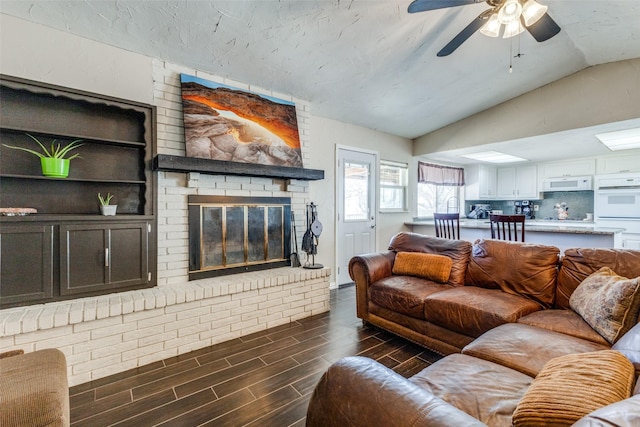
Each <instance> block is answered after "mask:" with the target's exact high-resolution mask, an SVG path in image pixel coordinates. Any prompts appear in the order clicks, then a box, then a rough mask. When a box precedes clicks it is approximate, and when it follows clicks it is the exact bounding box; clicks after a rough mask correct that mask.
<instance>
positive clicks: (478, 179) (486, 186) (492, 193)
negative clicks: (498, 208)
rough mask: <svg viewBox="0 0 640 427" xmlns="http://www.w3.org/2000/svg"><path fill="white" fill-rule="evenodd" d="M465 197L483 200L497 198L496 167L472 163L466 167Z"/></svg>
mask: <svg viewBox="0 0 640 427" xmlns="http://www.w3.org/2000/svg"><path fill="white" fill-rule="evenodd" d="M464 179H465V183H466V185H465V199H467V200H482V199H495V198H496V190H497V189H496V185H497V176H496V167H495V166H489V165H481V164H477V165H470V166H467V167H465V168H464Z"/></svg>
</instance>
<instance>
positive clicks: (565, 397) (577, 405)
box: [513, 350, 635, 427]
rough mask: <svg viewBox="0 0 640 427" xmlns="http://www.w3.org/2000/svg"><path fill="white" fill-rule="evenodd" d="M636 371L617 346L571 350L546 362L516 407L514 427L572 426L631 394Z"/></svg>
mask: <svg viewBox="0 0 640 427" xmlns="http://www.w3.org/2000/svg"><path fill="white" fill-rule="evenodd" d="M634 380H635V372H634V369H633V365H632V364H631V362H630V361H629V360H628V359H627V358H626V357H624V356H623V355H622V354H621V353H620V352H618V351H614V350H602V351H594V352H590V353H579V354H569V355H566V356H560V357H556V358H554V359H551V360H550V361H549V362H547V363H546V364H545V365H544V367H543V368H542V370H541V371H540V373H539V374H538V376H537V377H536V378H535V379H534V380H533V383H531V386H530V387H529V389H528V390H527V391H526V393H525V394H524V396H523V397H522V399H521V400H520V402H519V403H518V406H517V407H516V410H515V411H514V412H513V425H514V426H515V427H540V426H567V427H568V426H570V425H572V424H573V423H575V422H576V421H578V420H579V419H580V418H582V417H584V416H585V415H587V414H589V413H591V412H593V411H595V410H596V409H598V408H602V407H604V406H607V405H610V404H612V403H615V402H619V401H621V400H624V399H626V398H628V397H629V396H630V395H631V389H632V387H633V383H634Z"/></svg>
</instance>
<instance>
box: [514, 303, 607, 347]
mask: <svg viewBox="0 0 640 427" xmlns="http://www.w3.org/2000/svg"><path fill="white" fill-rule="evenodd" d="M518 323H523V324H525V325H531V326H536V327H538V328H542V329H547V330H549V331H554V332H560V333H561V334H565V335H570V336H573V337H576V338H582V339H583V340H588V341H593V342H595V343H598V344H603V345H606V346H608V345H609V341H607V340H605V339H604V338H603V337H602V335H600V334H599V333H597V332H596V331H594V330H593V328H592V327H591V326H589V324H588V323H587V322H585V321H584V319H583V318H582V317H580V315H579V314H578V313H576V312H575V311H573V310H557V309H553V308H551V309H548V310H540V311H536V312H535V313H531V314H528V315H526V316H523V317H521V318H519V319H518Z"/></svg>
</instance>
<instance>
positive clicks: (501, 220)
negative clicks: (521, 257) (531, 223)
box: [489, 214, 525, 242]
mask: <svg viewBox="0 0 640 427" xmlns="http://www.w3.org/2000/svg"><path fill="white" fill-rule="evenodd" d="M524 218H525V216H524V215H498V214H489V222H490V223H491V238H492V239H498V240H510V241H514V242H518V241H519V242H524ZM518 234H520V239H518Z"/></svg>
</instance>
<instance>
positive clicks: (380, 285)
mask: <svg viewBox="0 0 640 427" xmlns="http://www.w3.org/2000/svg"><path fill="white" fill-rule="evenodd" d="M389 249H390V250H389V252H385V253H380V254H370V255H363V256H358V257H355V258H353V259H352V260H351V263H350V266H349V267H350V273H351V277H352V278H353V279H354V281H355V283H356V298H357V315H358V317H360V318H361V319H363V321H364V322H365V323H370V324H373V325H376V326H378V327H380V328H383V329H386V330H388V331H390V332H393V333H395V334H398V335H401V336H403V337H405V338H407V339H409V340H412V341H415V342H417V343H419V344H421V345H423V346H425V347H428V348H430V349H432V350H434V351H437V352H439V353H441V354H443V355H448V356H447V357H444V358H443V359H441V360H439V361H437V362H435V363H434V364H433V365H430V366H428V367H427V368H425V369H424V370H423V371H421V372H419V373H418V374H417V375H415V376H413V377H411V378H409V379H405V378H403V377H401V376H399V375H397V374H395V373H394V372H393V371H391V370H389V369H387V368H385V367H383V366H382V365H380V364H378V363H377V362H375V361H372V360H370V359H365V358H359V357H352V358H345V359H343V360H340V361H339V362H337V363H335V364H334V365H332V367H331V368H330V369H329V370H328V371H327V373H325V375H324V376H323V377H322V379H321V380H320V382H319V384H318V386H317V387H316V390H315V391H314V394H313V397H312V399H311V402H310V405H309V409H308V415H307V425H308V426H338V425H340V426H345V425H350V426H359V425H362V426H368V425H385V426H408V425H411V426H454V425H455V426H458V425H459V426H462V425H464V426H475V425H489V426H511V425H513V424H514V411H516V409H517V408H518V407H519V404H521V401H522V400H523V396H525V395H526V393H527V391H528V390H529V389H530V388H531V389H532V390H533V389H534V387H532V384H534V383H535V382H536V381H538V378H539V377H540V378H542V377H544V378H547V377H548V376H549V375H547V371H546V369H551V368H546V367H547V366H550V365H553V363H552V362H554V361H561V360H564V359H563V358H572V357H582V356H584V357H587V358H589V357H592V355H596V357H600V355H602V354H607V355H610V354H614V355H617V354H619V353H618V352H620V353H621V354H622V355H624V356H626V357H622V360H624V361H628V362H629V361H630V362H631V363H632V364H633V365H629V366H631V368H630V369H631V374H630V375H631V377H632V380H633V381H634V382H635V379H636V378H637V376H638V373H640V325H636V326H635V327H633V328H632V329H631V330H629V331H628V332H626V333H625V334H624V335H622V337H619V336H616V337H615V339H614V340H612V339H611V337H609V336H607V339H605V337H604V336H603V335H600V334H599V333H598V332H596V330H594V329H593V328H592V327H591V326H590V324H589V323H587V322H586V321H585V320H584V319H583V318H582V317H581V315H580V314H578V313H576V312H575V311H573V310H572V308H571V306H570V298H571V295H572V294H573V292H574V291H575V289H576V288H577V287H578V285H580V284H581V283H582V282H583V280H585V279H586V278H587V277H590V275H591V274H592V273H595V272H597V271H598V270H600V269H601V267H607V266H608V267H610V268H611V269H612V270H613V271H615V272H616V273H617V274H618V275H620V276H624V277H627V278H635V279H634V280H635V282H634V281H632V285H633V283H635V285H634V286H635V288H634V289H636V290H637V289H638V288H639V287H640V284H638V281H639V280H640V279H638V277H639V276H640V251H631V250H612V249H587V248H585V249H569V250H566V251H565V253H564V254H563V256H562V258H560V256H559V255H560V251H559V250H558V249H557V248H555V247H552V246H542V245H531V244H522V243H510V242H501V241H493V240H486V241H485V240H479V241H476V242H475V243H474V244H473V245H471V244H470V243H469V242H464V241H453V240H446V239H436V238H432V237H427V236H421V235H417V234H413V233H400V234H398V235H396V236H395V237H394V238H393V239H392V241H391V243H390V248H389ZM402 252H420V253H425V254H438V255H445V256H447V257H449V258H451V264H450V265H451V272H450V275H449V277H448V278H447V280H446V281H444V280H443V279H442V277H441V278H440V282H438V281H434V280H431V279H429V278H424V277H416V276H414V275H403V274H394V271H396V272H397V268H396V267H397V266H394V263H395V262H396V259H397V258H400V257H399V254H400V253H402ZM591 277H592V276H591ZM443 282H444V283H443ZM638 293H640V291H637V292H635V294H634V295H637V294H638ZM636 300H638V298H636ZM634 301H635V300H634ZM634 304H635V305H634V306H633V308H632V309H629V311H628V312H629V313H633V315H632V316H631V317H630V319H631V321H630V322H629V321H628V319H627V323H630V325H629V327H631V326H633V325H634V324H635V323H637V321H638V307H637V305H638V303H634ZM614 308H615V307H614ZM621 331H622V330H621ZM611 341H614V342H613V343H612V342H611ZM612 344H613V345H612ZM611 349H613V350H616V351H613V352H612V351H609V350H611ZM628 362H627V363H628ZM582 364H583V362H571V363H570V364H569V367H567V368H566V369H564V368H563V369H560V370H559V372H560V374H562V373H564V372H567V374H569V371H572V366H576V367H578V368H581V367H582ZM584 366H585V368H584V369H585V370H586V372H579V373H578V378H579V381H577V382H575V381H573V380H572V381H565V380H563V381H561V384H565V383H567V384H568V383H571V384H573V385H574V386H576V384H577V387H578V392H579V394H582V390H581V389H582V387H584V390H589V389H594V388H595V389H598V390H599V388H598V387H597V386H595V385H594V384H595V383H596V380H597V379H598V378H600V379H602V378H604V381H605V384H608V383H610V382H613V380H610V378H609V376H606V375H605V376H604V377H603V376H598V375H597V372H598V369H592V368H590V367H588V366H589V365H588V364H587V363H585V364H584ZM634 368H635V376H634V375H633V374H634V372H633V369H634ZM617 370H618V368H616V369H615V372H617ZM541 371H542V372H543V374H541V375H539V374H540V373H541ZM554 374H557V372H555V373H554ZM571 374H572V375H573V374H574V373H571ZM631 386H632V384H631ZM551 389H552V392H553V387H552V388H551ZM558 390H559V391H558V393H560V394H564V392H563V391H562V387H559V389H558ZM536 391H537V389H536ZM628 392H631V388H629V390H628ZM531 393H532V394H534V393H533V392H531ZM567 394H570V393H567ZM556 398H557V396H555V397H551V398H549V397H548V396H547V397H545V399H546V400H545V399H543V400H544V401H545V402H554V401H555V400H556ZM578 400H579V401H580V400H583V401H586V402H587V403H591V402H592V400H593V399H589V398H586V397H584V396H582V395H581V396H579V398H578ZM527 402H528V401H527ZM610 402H611V403H613V404H612V405H606V404H602V406H603V407H602V408H600V409H597V410H595V411H593V412H591V413H589V412H586V414H588V415H586V416H584V417H582V418H581V419H580V420H579V421H578V422H577V423H576V424H575V425H577V426H581V427H582V426H633V425H640V385H637V386H636V387H635V390H633V393H632V396H631V397H629V398H626V399H622V398H619V399H614V400H611V401H610ZM581 403H584V402H581ZM516 425H519V424H516ZM529 425H531V424H529ZM534 425H535V423H534ZM544 425H546V424H544ZM567 425H569V424H567Z"/></svg>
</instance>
